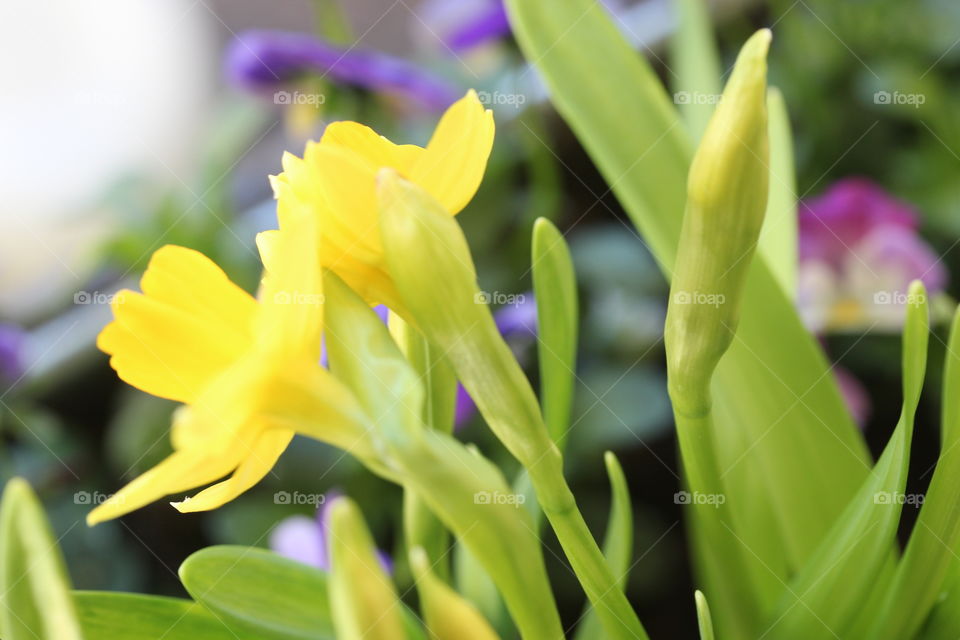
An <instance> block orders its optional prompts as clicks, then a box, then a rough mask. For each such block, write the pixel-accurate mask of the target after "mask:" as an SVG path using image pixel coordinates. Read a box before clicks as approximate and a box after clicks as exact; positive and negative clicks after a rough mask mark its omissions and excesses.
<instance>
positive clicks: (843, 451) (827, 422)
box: [507, 0, 870, 637]
mask: <svg viewBox="0 0 960 640" xmlns="http://www.w3.org/2000/svg"><path fill="white" fill-rule="evenodd" d="M507 7H508V10H509V14H510V18H511V23H512V25H513V27H514V33H515V34H516V37H517V39H518V42H519V44H520V46H521V48H522V50H523V52H524V54H525V55H526V57H527V59H529V60H530V61H531V62H532V63H533V64H534V65H535V66H536V67H537V69H538V70H539V71H540V73H541V75H542V76H543V78H544V79H545V82H546V84H547V87H548V89H549V91H550V95H551V99H552V102H553V103H554V105H555V106H556V107H557V110H558V111H559V112H560V114H561V115H562V116H563V117H564V119H565V120H566V121H567V123H568V124H569V125H570V127H571V128H572V130H573V131H574V133H575V134H576V135H577V137H578V139H579V140H580V142H581V143H582V144H583V145H584V147H585V149H586V150H587V152H588V153H589V154H590V156H591V158H592V159H593V161H594V163H595V164H596V165H597V167H598V169H599V170H600V172H601V173H602V174H603V175H604V177H605V178H606V180H607V183H608V184H609V185H610V187H611V189H612V190H613V191H614V193H615V194H616V195H617V197H618V198H619V200H620V202H621V203H622V204H623V206H624V208H625V209H626V211H627V213H628V214H629V215H630V217H631V220H632V221H633V223H634V224H635V225H636V227H637V229H638V230H639V231H640V233H641V235H642V236H643V239H644V241H645V242H646V243H647V245H648V246H649V247H650V249H651V251H652V253H653V254H654V255H655V257H656V259H657V261H658V263H659V264H660V265H661V267H662V268H663V270H664V272H665V273H666V274H667V275H669V274H670V273H671V271H672V267H673V262H674V260H675V257H676V249H677V243H678V240H679V236H680V225H681V220H682V217H683V211H684V203H685V199H686V178H687V172H688V169H689V164H690V159H691V145H690V141H689V138H688V136H687V135H686V132H685V131H684V130H683V127H682V125H681V124H680V119H679V116H678V114H677V111H676V109H675V108H674V107H673V105H672V104H671V103H670V99H669V97H668V96H667V94H666V92H665V90H664V88H663V86H662V85H661V84H660V82H659V81H658V79H657V77H656V75H655V74H654V72H653V70H652V69H651V68H650V65H649V64H648V63H647V62H646V61H645V60H644V59H643V58H642V57H641V56H639V55H637V54H636V52H634V51H633V50H632V49H631V47H630V45H629V44H628V43H627V42H626V41H625V40H624V38H623V37H622V35H621V34H620V33H619V31H618V29H617V27H616V26H615V25H613V24H612V23H611V21H610V18H609V17H608V15H607V14H606V11H605V10H604V9H603V8H602V7H601V6H600V4H599V3H596V2H593V1H592V0H565V1H564V2H554V1H553V0H508V1H507ZM600 97H602V99H601V98H600ZM713 396H714V398H715V401H716V404H715V406H714V414H715V423H716V427H717V431H716V433H717V438H716V444H717V447H718V457H719V462H720V468H721V471H722V472H723V476H724V484H725V487H726V488H727V492H728V493H729V494H730V496H731V500H730V506H731V508H732V509H733V511H734V520H735V522H736V523H737V531H736V533H737V535H738V537H740V538H741V540H742V541H743V544H744V545H745V546H746V547H748V548H750V549H752V550H753V551H754V552H755V553H757V554H758V555H757V558H756V560H757V562H756V563H755V564H756V566H755V568H753V569H751V571H752V572H753V573H756V574H757V575H760V574H761V573H762V572H765V571H766V569H765V567H772V568H773V570H774V571H777V572H780V571H784V572H787V571H793V570H796V569H797V568H798V567H800V566H801V565H802V564H803V563H804V561H805V560H806V559H807V558H808V557H809V555H810V554H811V553H812V551H813V550H814V549H815V548H816V546H817V544H818V543H819V542H820V541H821V540H822V539H823V537H824V536H825V535H826V533H827V531H828V530H829V528H830V525H831V524H832V523H833V521H834V520H835V519H836V517H837V516H838V515H839V514H840V513H841V512H842V511H843V509H844V507H845V506H846V504H847V503H848V502H849V501H850V499H851V498H852V497H853V495H854V494H855V493H856V491H857V488H858V487H859V486H860V484H861V483H862V481H863V479H864V478H865V477H866V475H867V472H868V471H869V468H870V467H869V464H868V461H869V454H868V451H867V448H866V446H865V444H864V442H863V438H862V436H861V434H860V433H859V431H858V430H857V429H856V426H855V425H854V423H853V420H852V419H851V417H850V415H849V413H848V412H847V409H846V407H845V406H844V404H843V401H842V398H841V396H840V394H839V391H838V389H837V386H836V383H835V381H834V380H833V378H832V376H831V375H829V369H828V365H827V362H826V359H825V358H824V355H823V353H822V350H821V348H820V346H819V345H818V344H817V343H816V341H815V340H814V339H813V337H812V336H811V335H810V334H809V332H808V331H807V330H806V328H805V327H804V326H803V325H802V323H801V322H800V319H799V318H798V316H797V312H796V310H795V309H794V307H793V302H792V300H791V299H790V298H789V297H788V296H787V295H786V294H785V293H784V291H783V288H782V287H781V286H780V284H779V283H778V281H777V280H776V279H775V277H774V276H773V274H772V272H771V271H770V269H769V267H768V266H767V264H766V262H765V259H764V258H763V256H760V255H758V256H757V257H756V258H755V259H754V261H753V265H752V266H751V272H750V274H749V275H748V278H747V286H746V290H745V292H744V298H743V304H742V309H741V322H740V328H739V330H738V332H737V336H736V338H735V339H734V343H733V346H732V347H731V349H730V351H728V353H727V354H726V356H725V357H724V358H723V360H722V361H721V362H720V365H719V367H718V369H717V375H716V376H715V381H714V394H713ZM738 512H739V513H738ZM761 554H762V555H761ZM703 571H704V568H703V567H701V573H702V572H703ZM707 572H709V568H707ZM778 575H783V576H785V575H787V574H786V573H783V574H780V573H778ZM710 580H711V578H710V577H709V576H708V577H707V581H708V582H710ZM710 597H711V599H714V600H716V599H717V598H719V597H720V594H713V593H711V596H710ZM730 614H731V610H730V608H728V607H715V610H714V615H715V618H716V622H717V629H718V631H719V635H720V636H721V637H723V636H725V635H729V634H727V633H726V630H728V629H730V624H729V622H728V620H729V619H730Z"/></svg>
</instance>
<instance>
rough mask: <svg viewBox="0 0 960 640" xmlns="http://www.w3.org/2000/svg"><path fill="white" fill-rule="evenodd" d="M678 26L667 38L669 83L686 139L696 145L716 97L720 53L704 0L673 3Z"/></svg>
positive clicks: (719, 71) (718, 87) (718, 84)
mask: <svg viewBox="0 0 960 640" xmlns="http://www.w3.org/2000/svg"><path fill="white" fill-rule="evenodd" d="M673 5H674V7H675V8H676V11H677V16H678V18H679V24H678V27H677V31H676V32H675V33H674V35H673V37H672V38H671V39H670V69H671V74H670V81H671V87H672V89H673V101H674V102H675V103H676V104H677V105H678V106H679V109H680V115H681V116H683V122H684V125H686V128H687V131H688V132H689V133H690V139H691V140H693V141H694V142H696V141H697V140H699V139H700V136H702V135H703V132H704V130H706V128H707V122H709V120H710V116H711V115H712V114H713V109H714V106H715V105H716V98H718V97H719V96H720V75H721V69H720V54H719V53H718V52H717V43H716V40H715V39H714V37H713V25H712V24H711V23H710V11H709V8H710V7H709V4H708V3H707V2H704V0H674V3H673Z"/></svg>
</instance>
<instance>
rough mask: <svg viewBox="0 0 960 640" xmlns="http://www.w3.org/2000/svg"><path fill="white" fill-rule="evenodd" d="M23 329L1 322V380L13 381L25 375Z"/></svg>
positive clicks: (24, 335)
mask: <svg viewBox="0 0 960 640" xmlns="http://www.w3.org/2000/svg"><path fill="white" fill-rule="evenodd" d="M25 337H26V334H25V333H24V331H23V329H21V328H20V327H17V326H15V325H12V324H0V382H5V383H12V382H15V381H16V380H17V379H18V378H20V376H22V375H23V372H24V365H23V342H24V339H25Z"/></svg>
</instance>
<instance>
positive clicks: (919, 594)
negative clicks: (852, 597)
mask: <svg viewBox="0 0 960 640" xmlns="http://www.w3.org/2000/svg"><path fill="white" fill-rule="evenodd" d="M944 357H945V358H946V364H945V367H944V375H943V393H942V394H941V398H942V402H943V407H942V409H941V411H942V417H941V430H942V437H941V450H940V459H939V460H938V461H937V467H936V469H935V470H934V472H933V478H932V479H931V480H930V487H929V488H928V489H927V494H926V497H925V499H924V503H923V508H922V510H921V511H920V517H919V518H918V520H917V523H916V525H914V528H913V533H912V534H911V535H910V541H909V542H908V544H907V549H906V552H905V553H904V556H903V559H902V561H901V563H900V566H899V567H898V570H897V580H898V581H897V582H896V583H895V584H896V588H895V589H891V591H890V594H889V599H888V601H887V602H885V603H884V604H885V605H887V604H888V603H889V602H894V603H895V605H894V607H893V609H892V610H884V609H879V615H880V618H881V619H884V620H885V621H886V622H887V625H888V626H889V628H890V629H892V630H897V629H902V630H904V631H903V632H902V634H901V637H908V636H910V635H912V632H913V631H915V629H916V628H917V626H918V625H920V624H921V623H922V622H923V620H924V618H925V617H926V616H927V615H928V614H930V616H929V617H930V621H929V623H928V624H927V625H926V627H925V628H924V634H923V636H922V637H924V638H930V639H931V640H934V639H937V640H939V639H943V640H947V639H952V638H957V637H960V561H958V560H957V556H956V554H957V553H958V551H960V491H958V490H957V487H960V448H958V446H957V445H958V444H960V402H958V401H957V397H956V390H957V389H958V388H960V308H958V309H957V310H956V311H955V313H954V316H953V324H952V326H951V327H950V339H949V342H948V344H947V350H946V354H945V356H944ZM938 596H940V601H939V602H938V603H936V607H935V608H933V612H932V613H930V610H931V608H932V607H933V605H934V604H935V601H936V600H937V597H938ZM877 629H878V636H877V637H894V635H893V633H892V632H891V633H888V632H887V629H886V628H885V627H880V626H879V624H878V625H877Z"/></svg>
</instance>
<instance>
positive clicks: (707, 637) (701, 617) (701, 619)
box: [693, 591, 713, 640]
mask: <svg viewBox="0 0 960 640" xmlns="http://www.w3.org/2000/svg"><path fill="white" fill-rule="evenodd" d="M693 598H694V600H695V601H696V603H697V626H698V627H699V628H700V640H713V618H712V617H711V616H710V606H709V605H708V604H707V597H706V596H705V595H703V592H701V591H695V592H694V594H693Z"/></svg>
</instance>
